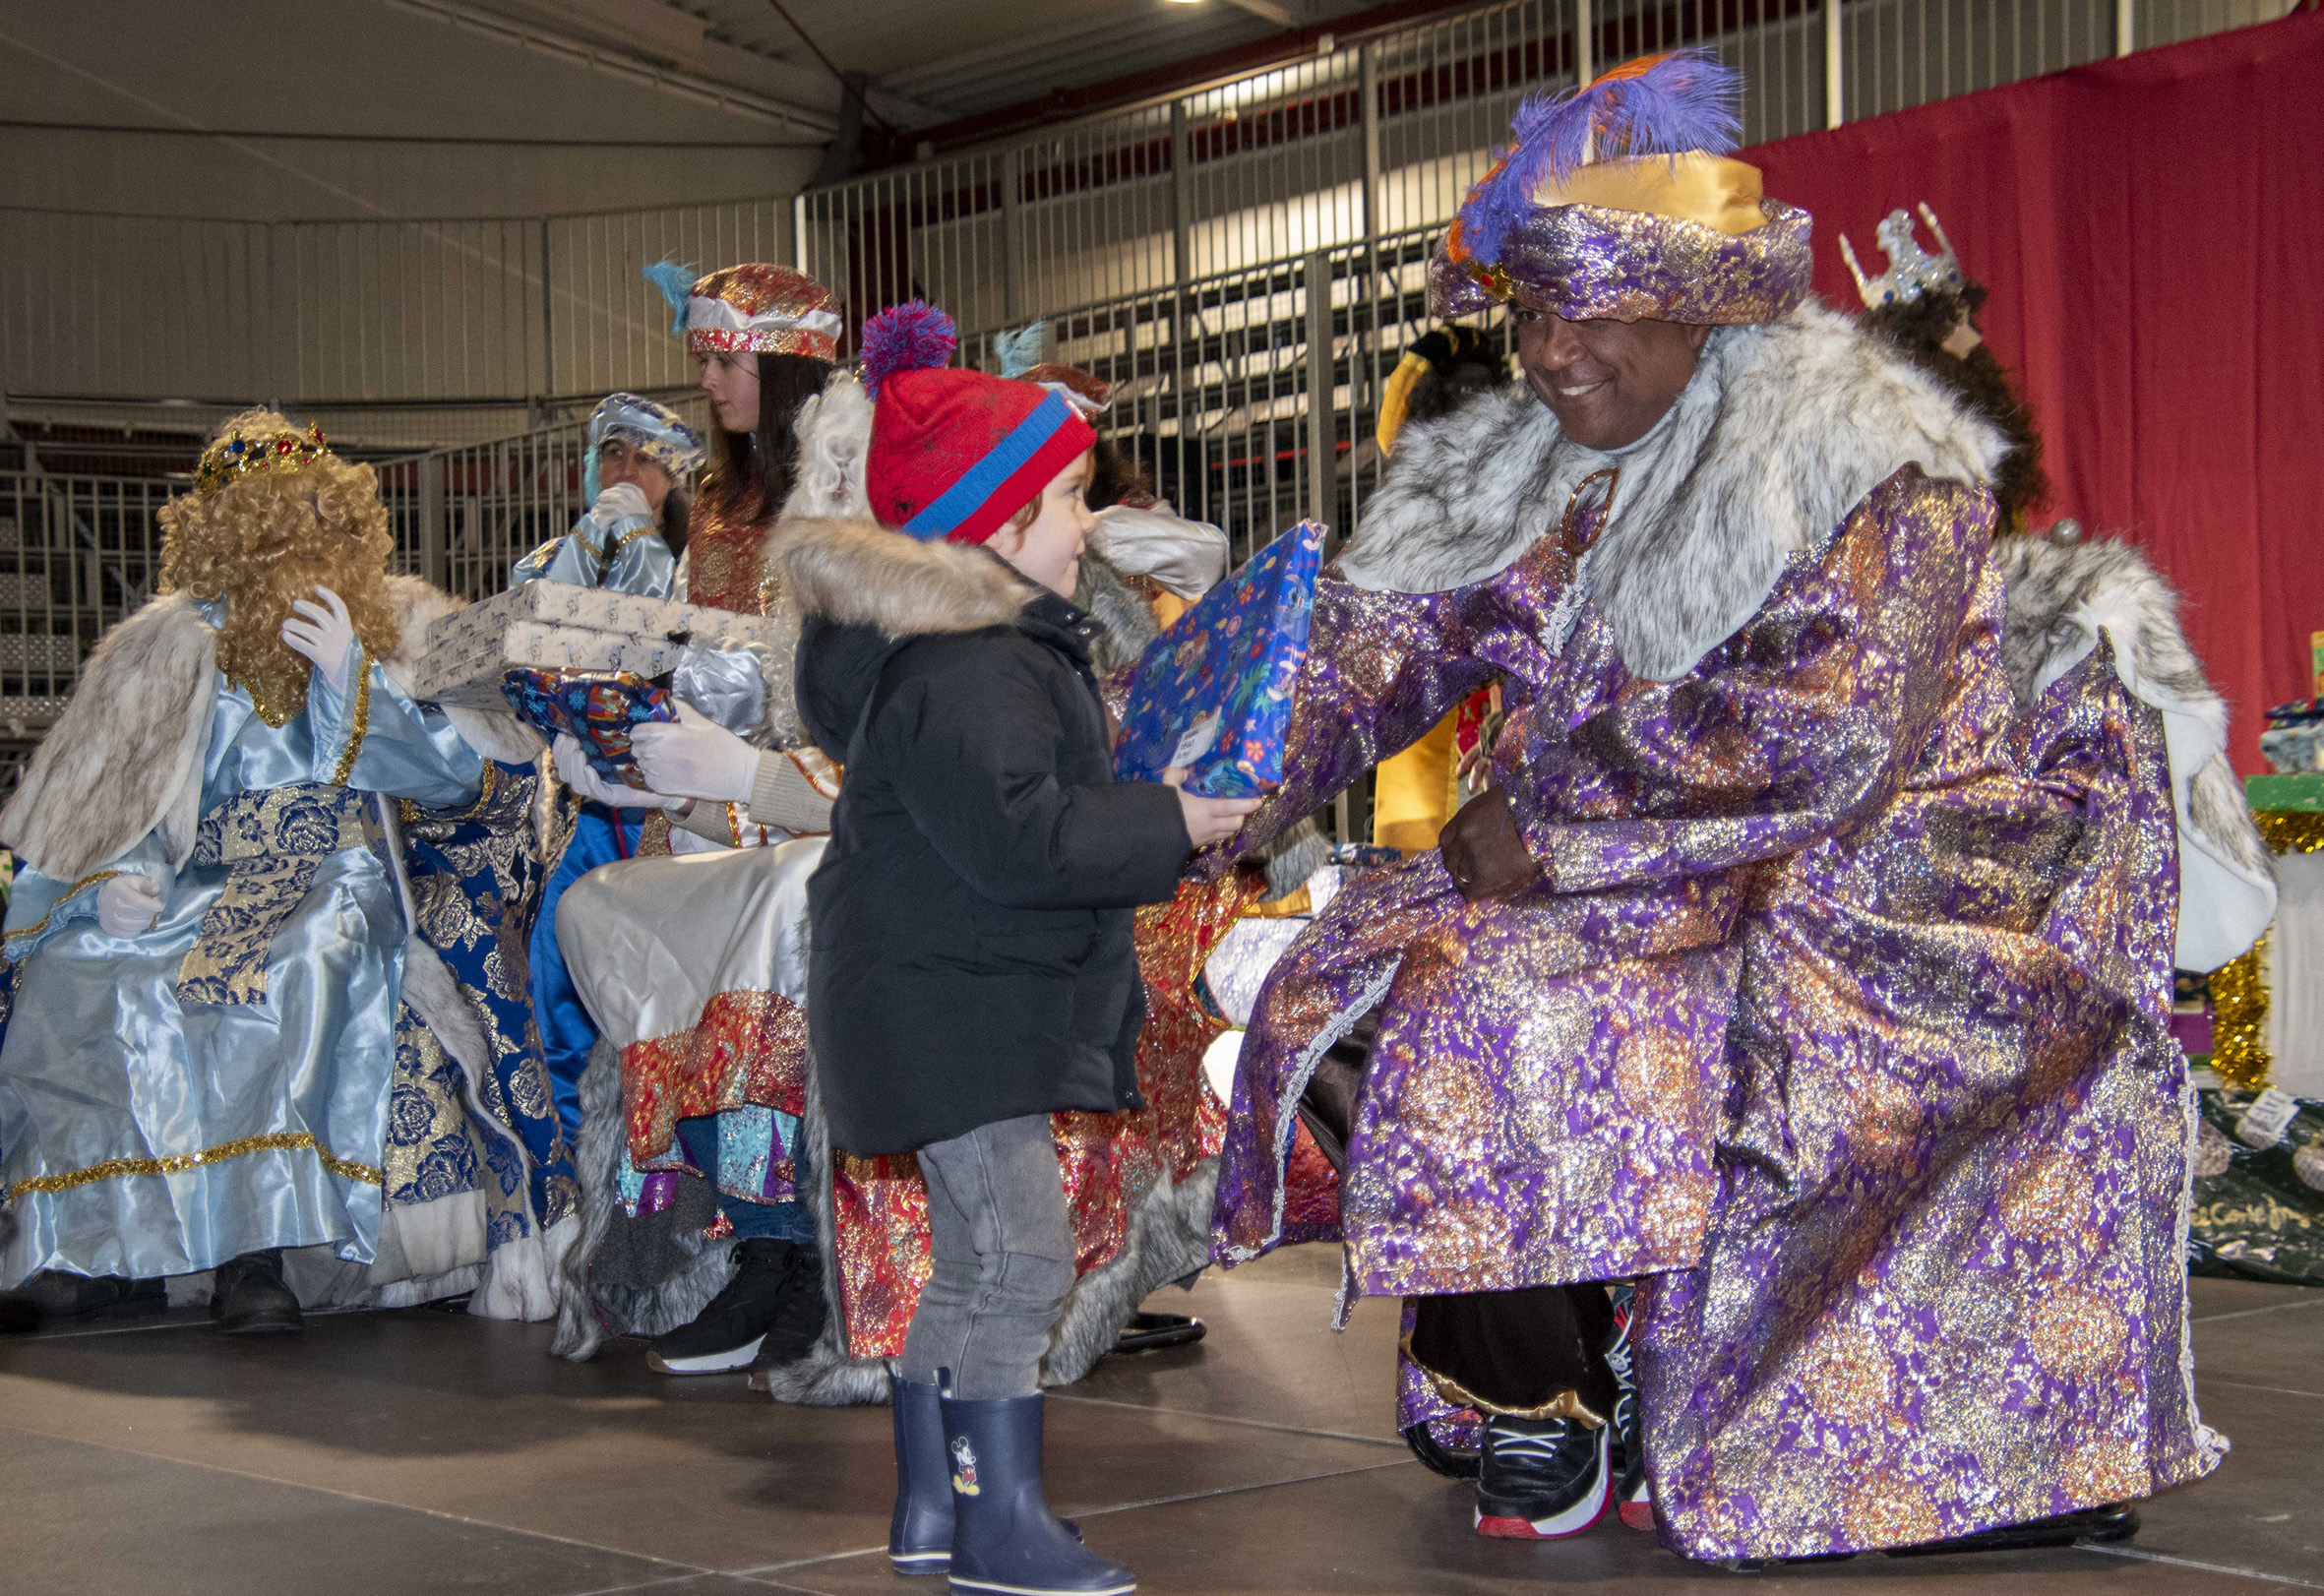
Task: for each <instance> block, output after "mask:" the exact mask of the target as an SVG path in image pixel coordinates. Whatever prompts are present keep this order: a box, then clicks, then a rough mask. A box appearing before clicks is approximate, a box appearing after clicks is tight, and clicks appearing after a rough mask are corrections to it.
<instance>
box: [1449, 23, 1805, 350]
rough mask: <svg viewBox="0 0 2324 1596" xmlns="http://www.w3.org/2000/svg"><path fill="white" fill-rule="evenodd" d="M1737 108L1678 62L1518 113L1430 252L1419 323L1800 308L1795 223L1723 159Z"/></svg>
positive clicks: (1718, 82) (1608, 78)
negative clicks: (1499, 308) (1493, 310)
mask: <svg viewBox="0 0 2324 1596" xmlns="http://www.w3.org/2000/svg"><path fill="white" fill-rule="evenodd" d="M1741 95H1742V80H1741V79H1740V78H1739V77H1738V76H1737V74H1736V73H1735V72H1734V71H1733V70H1732V69H1730V68H1728V67H1726V66H1724V65H1722V64H1721V63H1720V62H1719V60H1718V58H1717V57H1716V56H1714V55H1712V54H1710V53H1709V52H1708V51H1705V50H1699V49H1687V50H1673V51H1670V52H1668V53H1667V54H1663V55H1652V56H1646V57H1643V58H1641V59H1639V60H1636V61H1632V62H1629V63H1627V64H1626V65H1623V66H1620V67H1617V68H1616V69H1615V70H1613V71H1612V72H1609V73H1607V74H1606V75H1605V76H1603V77H1601V78H1599V79H1597V80H1596V81H1595V82H1593V83H1591V84H1589V85H1587V86H1586V87H1584V88H1581V89H1578V90H1572V91H1568V92H1564V93H1561V94H1559V95H1556V96H1554V97H1546V98H1545V97H1542V96H1539V95H1537V96H1535V97H1533V98H1531V99H1528V100H1527V101H1526V102H1525V103H1524V104H1523V105H1522V106H1521V107H1519V109H1518V112H1517V116H1516V119H1515V121H1514V122H1513V123H1511V125H1510V133H1511V135H1512V141H1511V143H1510V145H1509V148H1508V150H1507V152H1506V153H1503V154H1502V156H1501V157H1500V159H1499V160H1498V162H1496V163H1495V165H1494V166H1493V168H1492V170H1490V171H1488V172H1487V173H1486V174H1485V176H1484V177H1483V178H1482V179H1481V180H1479V182H1478V183H1477V185H1476V187H1474V188H1472V189H1471V190H1470V191H1469V194H1468V198H1467V199H1466V200H1464V201H1463V202H1462V203H1461V208H1460V214H1459V215H1458V217H1457V218H1456V219H1455V220H1454V222H1453V224H1452V226H1451V227H1450V228H1448V229H1447V230H1446V231H1445V234H1444V236H1443V238H1442V239H1441V240H1440V241H1439V242H1438V244H1437V253H1436V256H1435V258H1434V259H1433V260H1432V262H1431V265H1430V271H1429V308H1430V311H1431V313H1432V314H1433V315H1436V316H1437V317H1439V318H1447V319H1448V318H1450V317H1454V316H1460V315H1465V314H1467V313H1468V312H1470V311H1475V310H1484V309H1487V308H1489V307H1491V306H1492V305H1494V304H1497V303H1501V302H1506V301H1514V302H1516V303H1518V304H1521V305H1523V306H1525V307H1526V308H1527V309H1530V310H1535V311H1539V312H1544V313H1547V314H1550V315H1556V316H1561V317H1564V318H1565V319H1567V320H1569V321H1580V320H1583V319H1586V318H1593V317H1610V318H1613V319H1616V320H1620V321H1625V322H1634V321H1641V320H1648V319H1652V320H1659V321H1673V322H1695V323H1712V324H1718V323H1740V322H1766V321H1773V320H1775V319H1776V318H1778V317H1780V316H1783V315H1785V314H1786V313H1788V312H1789V311H1790V310H1791V309H1792V307H1793V306H1795V305H1797V304H1798V303H1799V302H1800V300H1801V299H1802V298H1803V297H1804V295H1805V294H1806V292H1807V286H1808V278H1809V276H1810V275H1811V270H1812V267H1813V261H1812V259H1811V258H1810V257H1809V255H1808V252H1807V235H1808V230H1809V220H1808V216H1807V214H1806V213H1805V212H1804V211H1800V210H1797V209H1795V208H1794V207H1791V206H1787V205H1781V204H1778V203H1776V202H1774V201H1771V200H1768V199H1767V198H1766V197H1765V195H1764V194H1763V193H1762V191H1761V189H1760V184H1759V173H1758V170H1757V168H1755V167H1752V166H1749V165H1746V164H1745V163H1744V162H1743V161H1740V160H1735V159H1732V158H1730V152H1732V151H1733V150H1734V149H1735V147H1736V140H1737V137H1738V135H1739V134H1740V132H1741V130H1742V124H1741V122H1740V120H1739V118H1738V116H1737V111H1736V107H1737V104H1738V102H1739V100H1740V98H1741Z"/></svg>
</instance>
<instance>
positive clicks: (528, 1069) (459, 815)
mask: <svg viewBox="0 0 2324 1596" xmlns="http://www.w3.org/2000/svg"><path fill="white" fill-rule="evenodd" d="M538 781H539V776H538V772H537V771H536V770H535V769H534V768H533V767H531V766H528V765H506V764H500V763H497V762H495V763H487V764H486V765H485V767H484V780H483V786H482V790H481V791H480V792H479V793H478V795H477V798H476V801H475V802H474V803H473V804H471V805H469V806H467V807H466V808H464V809H427V808H423V807H422V806H420V805H417V804H412V803H405V804H404V805H402V809H401V815H402V826H403V844H404V850H405V860H406V863H407V864H408V866H409V869H410V876H411V891H412V899H413V903H414V906H415V907H416V908H417V910H418V914H419V918H418V923H417V925H416V926H415V927H414V929H415V930H416V931H417V932H418V934H419V936H420V938H421V939H422V940H423V941H425V942H426V943H427V944H428V946H429V947H431V948H433V949H435V950H436V952H437V955H438V956H439V957H441V958H442V959H443V960H444V967H445V969H446V970H447V971H449V972H450V974H451V975H452V978H453V981H454V984H455V985H456V986H458V988H459V995H460V999H461V1001H462V1002H463V1003H464V1004H465V1006H466V1008H467V1010H468V1013H469V1014H470V1016H471V1017H472V1018H473V1019H474V1020H475V1022H476V1025H477V1028H478V1030H479V1032H480V1034H481V1035H482V1037H483V1039H484V1043H485V1047H486V1049H487V1050H488V1052H489V1054H490V1060H489V1065H488V1068H487V1069H485V1070H484V1071H483V1072H482V1073H481V1074H479V1076H478V1078H477V1079H476V1080H475V1081H474V1082H472V1084H473V1086H474V1088H475V1095H476V1101H477V1103H478V1104H480V1105H481V1106H482V1108H483V1109H484V1111H485V1112H486V1113H487V1114H489V1115H491V1116H492V1117H493V1119H494V1120H496V1121H497V1122H499V1124H500V1125H501V1126H503V1127H505V1128H506V1129H507V1130H508V1131H510V1132H512V1133H514V1134H515V1135H516V1136H517V1137H518V1138H519V1139H520V1140H521V1141H522V1142H523V1143H524V1149H525V1152H526V1154H527V1156H526V1158H525V1159H524V1160H523V1161H522V1164H521V1166H520V1165H519V1161H518V1160H516V1159H515V1157H514V1155H513V1153H511V1151H510V1149H509V1148H508V1147H507V1146H506V1144H505V1140H504V1139H503V1138H501V1137H489V1138H485V1139H484V1142H483V1146H484V1150H485V1151H486V1153H487V1154H488V1155H489V1156H490V1157H491V1158H492V1159H493V1160H494V1170H495V1173H496V1175H500V1176H502V1177H503V1179H502V1182H501V1184H502V1185H504V1186H505V1185H506V1184H507V1181H506V1169H504V1168H503V1163H502V1161H503V1160H505V1161H506V1166H507V1168H520V1173H521V1174H525V1175H529V1178H530V1181H531V1191H530V1193H529V1195H528V1197H527V1198H526V1199H522V1200H520V1199H518V1198H517V1197H514V1196H513V1195H512V1194H510V1193H507V1192H504V1193H503V1194H502V1197H503V1198H504V1199H506V1200H505V1202H502V1203H501V1204H500V1205H498V1206H496V1208H495V1211H494V1218H493V1226H494V1233H493V1237H492V1242H493V1245H494V1246H496V1247H497V1246H499V1245H500V1244H501V1242H502V1241H504V1240H507V1239H511V1237H512V1236H514V1235H520V1234H522V1233H523V1231H524V1229H525V1223H526V1222H525V1218H524V1215H523V1213H522V1211H521V1209H522V1204H523V1200H529V1202H530V1204H531V1211H532V1214H533V1216H534V1217H535V1218H537V1220H538V1221H539V1223H540V1224H541V1225H542V1226H543V1227H544V1228H546V1227H547V1226H549V1225H553V1224H555V1223H557V1222H558V1221H559V1220H560V1219H563V1218H564V1217H565V1216H566V1215H567V1214H569V1213H575V1212H578V1211H579V1209H580V1206H581V1189H580V1186H579V1185H578V1184H577V1181H576V1177H575V1175H574V1168H573V1149H572V1147H571V1146H570V1145H569V1144H568V1143H567V1142H566V1140H565V1133H564V1130H563V1127H562V1126H561V1125H560V1123H559V1121H558V1119H557V1105H556V1102H555V1100H554V1096H553V1088H552V1087H551V1085H550V1081H549V1066H548V1060H547V1058H546V1057H545V1056H544V1055H543V1053H542V1051H541V1039H540V1025H539V1023H538V1021H537V1020H536V1018H535V1017H534V1015H533V1012H532V993H531V982H532V976H531V966H530V962H529V959H528V957H527V953H526V950H527V948H528V946H529V945H530V942H531V938H532V923H533V918H534V916H536V915H537V914H538V913H539V912H540V903H541V893H542V890H544V889H545V888H546V886H547V884H548V869H547V867H546V866H545V865H544V864H543V863H542V861H541V856H540V854H539V853H538V852H537V851H536V844H535V842H534V838H533V830H532V808H533V798H534V795H535V794H536V792H537V791H538ZM403 1078H411V1076H410V1072H409V1071H404V1072H402V1074H401V1075H400V1076H399V1079H403ZM398 1089H400V1086H399V1088H398ZM520 1184H521V1181H520ZM504 1206H505V1207H506V1208H508V1209H509V1210H510V1211H509V1212H508V1213H506V1214H505V1215H504V1213H503V1212H502V1207H504Z"/></svg>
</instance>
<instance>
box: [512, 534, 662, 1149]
mask: <svg viewBox="0 0 2324 1596" xmlns="http://www.w3.org/2000/svg"><path fill="white" fill-rule="evenodd" d="M609 562H610V563H609ZM528 582H563V583H572V584H573V585H574V586H577V587H602V588H605V589H607V590H608V591H611V592H617V593H635V594H637V595H638V596H639V597H641V598H669V597H671V596H672V595H673V594H675V593H676V591H677V587H678V562H677V561H676V560H675V559H673V558H672V557H671V555H670V546H669V544H667V543H665V542H663V541H662V537H661V533H660V532H659V531H658V530H656V529H655V525H654V521H653V518H652V517H650V516H605V517H601V516H599V515H598V513H597V512H595V511H593V510H592V511H591V512H589V514H587V515H585V516H583V517H581V520H580V521H578V522H574V525H573V530H572V531H570V532H568V533H566V534H565V535H564V536H563V537H560V538H554V539H552V540H551V541H549V542H546V543H543V544H542V545H541V546H540V547H539V548H537V549H534V550H533V551H532V552H531V553H530V554H527V555H526V556H525V557H524V558H523V559H521V560H519V561H518V562H517V563H516V565H515V566H513V567H511V568H510V571H509V585H510V586H512V587H521V586H523V585H524V584H525V583H528ZM644 820H645V812H644V811H643V810H638V809H625V810H622V811H620V812H619V813H616V812H615V811H613V810H610V809H607V808H606V807H605V806H604V805H602V804H595V803H587V804H583V805H582V806H581V817H580V819H579V821H578V822H577V823H576V824H575V826H574V829H573V833H572V840H571V841H570V842H568V843H567V845H566V849H565V853H564V856H563V857H562V858H560V859H559V860H558V861H557V864H556V866H555V869H554V872H553V873H552V875H551V876H550V878H549V889H548V892H547V895H546V898H545V900H544V901H543V902H542V904H541V910H540V918H539V919H538V920H537V921H535V922H534V924H533V928H532V945H531V947H530V948H529V949H528V950H527V951H528V952H529V953H530V955H531V964H532V1007H533V1012H534V1013H535V1014H537V1015H538V1016H539V1019H540V1037H541V1050H542V1052H543V1054H544V1055H545V1056H546V1057H547V1059H548V1064H549V1076H550V1078H551V1079H552V1080H554V1081H555V1082H556V1092H557V1115H558V1118H559V1120H560V1121H561V1122H562V1124H563V1126H564V1129H565V1135H566V1137H567V1139H569V1140H578V1139H579V1137H580V1136H581V1072H583V1071H584V1070H586V1069H587V1068H588V1067H589V1050H590V1049H591V1048H593V1047H595V1046H596V1045H597V1027H596V1026H595V1025H594V1024H592V1023H590V1021H589V1012H588V1011H587V1010H586V1009H584V1008H582V1007H581V994H580V993H579V992H577V991H576V990H575V989H574V985H573V977H572V976H571V975H570V974H569V973H567V971H566V968H565V954H564V953H563V951H560V950H559V948H558V947H557V900H558V899H559V898H561V897H563V896H564V895H565V889H566V888H568V887H570V886H572V885H573V884H574V883H575V882H577V881H579V880H580V879H581V877H582V876H583V875H585V874H587V873H588V872H589V871H591V870H594V869H595V868H596V867H597V866H599V865H602V864H607V863H610V862H611V861H613V860H615V859H627V858H628V857H629V856H630V855H631V854H632V853H633V852H634V851H636V849H637V846H638V837H639V833H640V832H641V831H642V829H643V826H644Z"/></svg>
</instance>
